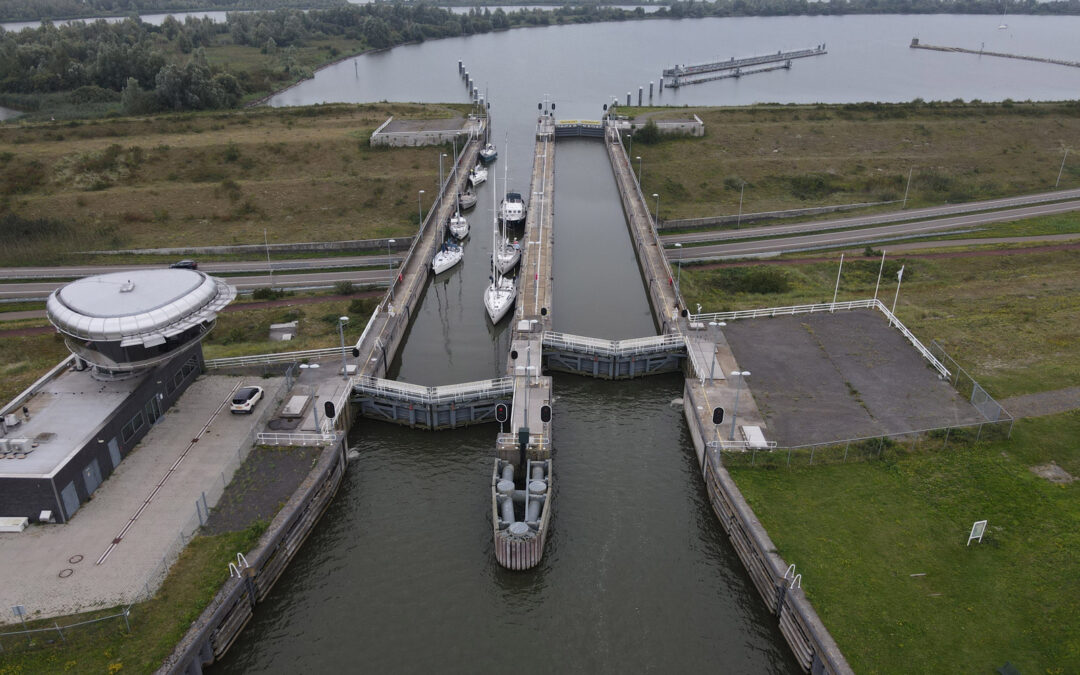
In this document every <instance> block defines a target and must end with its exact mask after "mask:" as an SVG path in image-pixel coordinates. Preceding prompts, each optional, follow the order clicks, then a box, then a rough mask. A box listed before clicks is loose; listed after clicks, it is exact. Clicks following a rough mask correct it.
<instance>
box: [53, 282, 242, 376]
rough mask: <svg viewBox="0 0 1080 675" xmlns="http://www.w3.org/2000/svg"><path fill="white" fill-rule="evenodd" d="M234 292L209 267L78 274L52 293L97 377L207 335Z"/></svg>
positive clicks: (142, 364)
mask: <svg viewBox="0 0 1080 675" xmlns="http://www.w3.org/2000/svg"><path fill="white" fill-rule="evenodd" d="M235 297H236V289H234V288H233V287H232V286H229V285H228V284H227V283H225V282H224V281H222V280H221V279H217V278H215V277H211V276H209V275H207V274H204V273H203V272H198V271H195V270H187V269H150V270H137V271H131V272H115V273H112V274H102V275H98V276H92V277H86V278H84V279H79V280H78V281H73V282H72V283H70V284H67V285H66V286H63V287H61V288H59V289H57V290H56V291H54V292H53V294H52V295H50V296H49V300H48V302H47V303H46V310H47V313H48V316H49V321H50V322H51V323H52V324H53V325H54V326H56V329H57V330H58V331H60V332H61V333H63V334H64V338H65V342H66V343H67V346H68V348H69V349H70V350H71V352H72V353H73V354H75V356H76V357H77V358H78V359H81V360H82V361H84V362H85V363H87V364H89V365H90V366H92V368H93V371H94V374H95V375H96V376H98V377H101V378H108V379H115V378H117V377H126V376H129V375H133V374H135V373H138V372H141V371H143V370H145V369H146V368H148V367H150V366H154V365H156V364H159V363H161V362H163V361H166V360H168V359H171V358H173V357H174V356H176V355H177V354H178V353H180V352H182V351H184V350H185V349H186V348H188V347H190V346H192V345H194V344H195V343H197V342H199V341H201V340H202V339H203V338H204V337H205V336H206V334H207V333H208V332H209V331H210V329H211V328H213V327H214V322H215V321H216V319H217V314H218V312H219V311H221V309H222V308H224V307H225V306H226V305H227V304H229V303H230V302H231V301H232V300H233V298H235Z"/></svg>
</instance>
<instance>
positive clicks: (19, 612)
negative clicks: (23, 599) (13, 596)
mask: <svg viewBox="0 0 1080 675" xmlns="http://www.w3.org/2000/svg"><path fill="white" fill-rule="evenodd" d="M11 613H12V614H14V615H15V616H18V617H23V616H26V607H24V606H22V605H14V606H13V607H12V608H11Z"/></svg>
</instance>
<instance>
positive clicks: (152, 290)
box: [56, 269, 206, 318]
mask: <svg viewBox="0 0 1080 675" xmlns="http://www.w3.org/2000/svg"><path fill="white" fill-rule="evenodd" d="M205 278H206V277H205V275H202V274H199V273H198V272H196V271H194V270H185V269H160V270H136V271H132V272H113V273H111V274H98V275H95V276H91V277H85V278H83V279H79V280H77V281H73V282H71V283H70V284H68V285H66V286H63V287H62V288H60V289H59V290H58V291H57V292H56V294H57V297H58V299H59V300H60V302H62V303H64V305H66V306H67V307H68V308H69V309H71V310H72V311H75V312H78V313H80V314H83V315H85V316H92V317H97V318H113V317H121V316H135V315H137V314H145V313H147V312H151V311H153V310H155V309H160V308H162V307H165V306H166V305H168V304H170V303H173V302H176V301H177V300H179V299H181V298H183V297H184V296H186V295H188V294H189V293H191V292H193V291H195V290H197V289H198V288H199V287H200V286H201V285H202V284H203V280H204V279H205Z"/></svg>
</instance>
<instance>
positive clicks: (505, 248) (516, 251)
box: [495, 237, 521, 274]
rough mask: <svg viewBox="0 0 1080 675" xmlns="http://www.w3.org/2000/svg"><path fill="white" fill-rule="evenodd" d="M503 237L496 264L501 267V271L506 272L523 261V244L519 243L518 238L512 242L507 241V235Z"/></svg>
mask: <svg viewBox="0 0 1080 675" xmlns="http://www.w3.org/2000/svg"><path fill="white" fill-rule="evenodd" d="M501 239H502V246H500V247H499V250H498V253H496V257H495V266H496V267H498V268H499V271H500V272H502V273H503V274H506V273H507V272H509V271H510V270H512V269H514V268H515V267H517V264H518V263H519V262H521V244H519V243H518V240H517V239H515V240H514V241H513V242H512V243H511V242H509V241H507V240H506V237H502V238H501Z"/></svg>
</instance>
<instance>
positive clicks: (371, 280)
mask: <svg viewBox="0 0 1080 675" xmlns="http://www.w3.org/2000/svg"><path fill="white" fill-rule="evenodd" d="M127 269H136V268H131V267H129V268H127ZM200 269H201V266H200ZM264 269H265V268H264ZM112 271H119V270H112ZM206 271H208V272H209V271H210V270H206ZM96 273H101V270H100V268H99V269H98V271H97V272H96ZM393 274H397V269H396V268H395V269H394V271H393ZM390 278H391V276H390V271H389V270H386V269H374V270H353V271H350V272H312V273H310V274H279V275H276V276H275V277H274V281H273V287H274V288H278V289H283V288H284V289H288V288H328V287H330V286H333V285H334V284H336V283H337V282H339V281H351V282H352V283H354V284H356V285H357V286H385V285H386V283H387V282H388V281H389V280H390ZM225 280H226V281H228V282H229V283H230V284H231V285H233V286H235V287H236V288H237V289H239V290H241V291H245V290H248V291H249V290H252V289H255V288H269V287H270V286H271V283H270V275H269V274H259V275H253V276H243V277H225ZM65 283H67V282H65V281H26V282H13V283H7V284H0V299H7V300H13V299H18V300H44V299H45V298H47V297H49V294H50V293H52V292H53V291H54V290H56V289H57V288H59V287H60V286H63V285H64V284H65Z"/></svg>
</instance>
